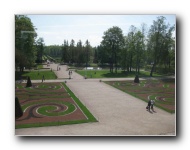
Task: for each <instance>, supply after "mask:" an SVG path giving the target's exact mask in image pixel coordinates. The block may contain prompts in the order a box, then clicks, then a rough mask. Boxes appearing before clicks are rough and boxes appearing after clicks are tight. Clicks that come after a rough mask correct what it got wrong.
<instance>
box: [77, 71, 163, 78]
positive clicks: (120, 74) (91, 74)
mask: <svg viewBox="0 0 190 150" xmlns="http://www.w3.org/2000/svg"><path fill="white" fill-rule="evenodd" d="M76 72H77V73H78V74H80V75H82V76H85V75H86V76H87V78H125V77H135V75H136V73H135V71H132V72H129V73H126V72H124V71H122V70H118V71H117V73H110V71H109V70H77V71H76ZM149 76H150V72H147V71H141V72H140V74H139V77H149ZM153 76H154V77H161V76H163V75H161V74H156V73H154V74H153Z"/></svg>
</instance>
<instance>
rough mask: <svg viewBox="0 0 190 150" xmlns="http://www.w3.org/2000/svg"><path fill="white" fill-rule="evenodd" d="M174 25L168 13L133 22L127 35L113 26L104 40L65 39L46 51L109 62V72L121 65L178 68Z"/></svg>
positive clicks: (128, 69)
mask: <svg viewBox="0 0 190 150" xmlns="http://www.w3.org/2000/svg"><path fill="white" fill-rule="evenodd" d="M173 34H175V25H171V26H170V25H169V24H167V23H166V18H165V17H162V16H160V17H158V18H157V20H155V21H153V24H152V25H151V26H150V28H149V29H148V27H147V26H146V24H144V23H143V24H142V25H141V27H140V28H137V27H135V26H133V25H131V27H130V29H129V32H128V34H127V35H124V34H123V31H122V30H121V29H120V28H119V27H117V26H114V27H112V28H109V29H108V30H107V31H105V32H104V33H103V37H102V41H101V44H100V45H99V46H97V47H91V46H90V42H89V41H88V40H87V41H86V42H85V43H84V44H82V42H81V40H79V41H78V42H77V43H75V41H74V40H71V41H70V43H69V42H68V41H67V40H64V43H63V44H62V46H47V47H46V53H47V54H48V55H50V56H54V57H55V56H59V57H61V60H62V61H63V62H66V63H74V64H77V65H81V64H83V65H86V66H88V65H89V64H91V63H96V64H98V65H107V66H109V68H110V72H116V73H117V69H118V67H119V68H122V69H123V70H125V71H126V72H131V71H132V69H133V70H134V69H135V71H136V74H138V73H139V71H140V69H141V68H145V69H147V70H150V76H152V74H153V72H154V71H157V72H160V73H169V72H173V73H174V72H175V36H173Z"/></svg>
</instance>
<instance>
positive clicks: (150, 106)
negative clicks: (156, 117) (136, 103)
mask: <svg viewBox="0 0 190 150" xmlns="http://www.w3.org/2000/svg"><path fill="white" fill-rule="evenodd" d="M154 103H155V101H154V100H149V101H148V106H147V107H146V109H147V110H148V111H149V112H150V109H151V110H152V111H153V112H154Z"/></svg>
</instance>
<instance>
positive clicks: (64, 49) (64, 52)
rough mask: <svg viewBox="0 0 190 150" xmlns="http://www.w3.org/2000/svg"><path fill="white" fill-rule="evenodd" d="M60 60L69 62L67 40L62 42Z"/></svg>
mask: <svg viewBox="0 0 190 150" xmlns="http://www.w3.org/2000/svg"><path fill="white" fill-rule="evenodd" d="M61 60H62V61H64V62H65V63H69V62H70V54H69V45H68V41H66V40H64V44H63V45H62V58H61Z"/></svg>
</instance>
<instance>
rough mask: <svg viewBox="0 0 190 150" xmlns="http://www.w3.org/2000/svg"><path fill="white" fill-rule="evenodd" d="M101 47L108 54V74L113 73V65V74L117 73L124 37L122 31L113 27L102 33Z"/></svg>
mask: <svg viewBox="0 0 190 150" xmlns="http://www.w3.org/2000/svg"><path fill="white" fill-rule="evenodd" d="M102 38H103V40H102V42H101V44H102V46H103V47H104V48H105V49H106V50H108V52H109V54H110V55H109V63H110V72H112V73H113V64H115V72H116V73H117V67H118V66H117V64H118V55H119V53H120V50H121V49H122V47H123V45H124V36H123V33H122V30H121V29H120V28H119V27H117V26H114V27H112V28H109V29H108V30H107V31H105V32H104V36H103V37H102Z"/></svg>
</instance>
